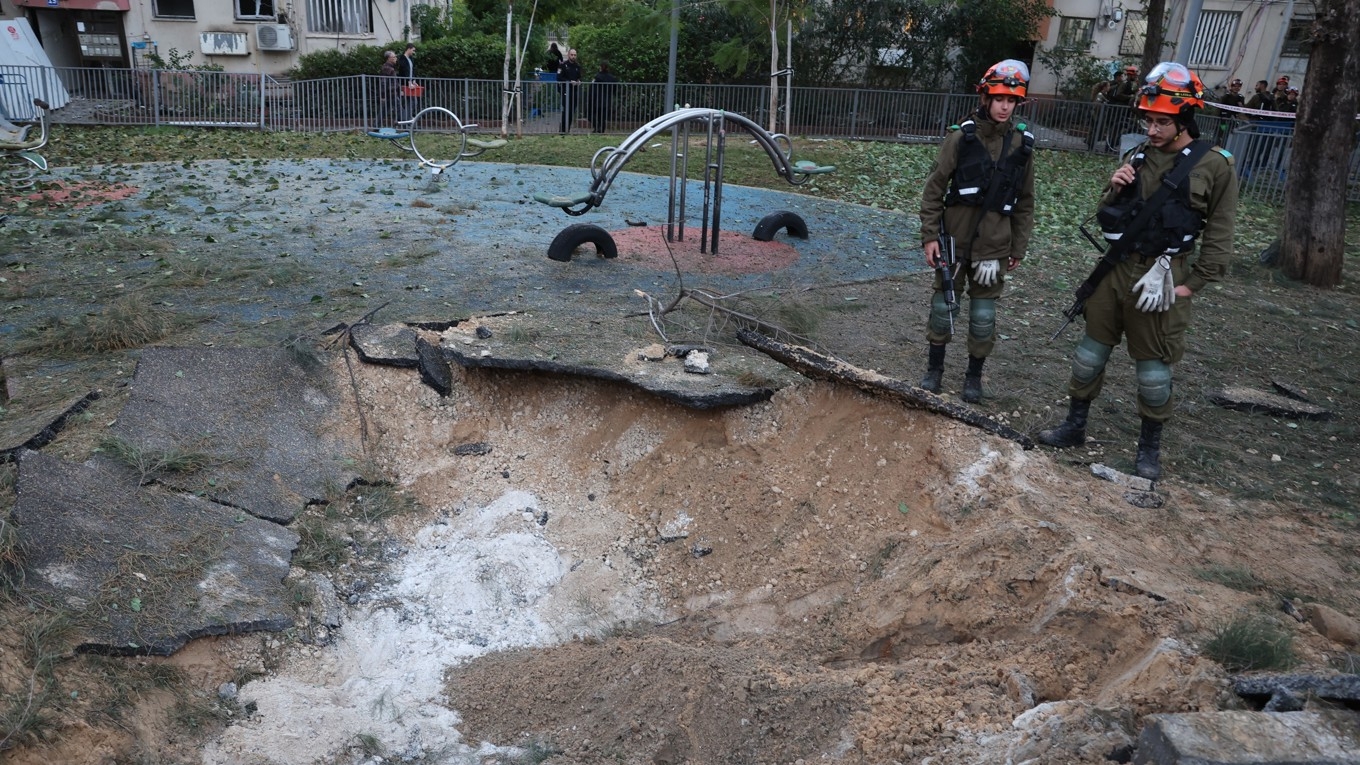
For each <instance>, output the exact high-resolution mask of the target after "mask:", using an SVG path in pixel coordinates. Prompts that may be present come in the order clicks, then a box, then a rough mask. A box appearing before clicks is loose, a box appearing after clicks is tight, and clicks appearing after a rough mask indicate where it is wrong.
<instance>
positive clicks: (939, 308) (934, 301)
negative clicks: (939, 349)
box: [930, 292, 959, 336]
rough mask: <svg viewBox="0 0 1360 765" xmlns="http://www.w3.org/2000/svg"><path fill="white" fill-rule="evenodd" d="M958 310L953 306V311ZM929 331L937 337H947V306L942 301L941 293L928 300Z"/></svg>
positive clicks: (942, 294) (942, 295)
mask: <svg viewBox="0 0 1360 765" xmlns="http://www.w3.org/2000/svg"><path fill="white" fill-rule="evenodd" d="M958 310H959V309H958V306H955V307H954V311H955V312H957V311H958ZM930 331H931V332H934V333H935V334H937V335H945V336H948V335H949V306H948V304H946V303H945V301H944V293H943V292H936V293H935V296H934V297H932V298H931V299H930Z"/></svg>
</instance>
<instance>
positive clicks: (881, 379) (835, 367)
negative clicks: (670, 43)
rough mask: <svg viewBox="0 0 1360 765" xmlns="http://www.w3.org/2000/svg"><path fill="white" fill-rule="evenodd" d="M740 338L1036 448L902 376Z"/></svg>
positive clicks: (826, 374)
mask: <svg viewBox="0 0 1360 765" xmlns="http://www.w3.org/2000/svg"><path fill="white" fill-rule="evenodd" d="M737 339H738V340H740V341H741V342H743V343H745V344H746V345H749V346H750V347H752V348H755V349H756V350H758V351H760V352H762V353H764V354H765V355H767V356H769V357H770V358H773V359H775V360H776V361H779V362H781V363H783V364H785V365H786V366H788V367H790V368H791V369H793V370H795V371H797V372H798V373H800V374H802V375H805V376H807V377H811V378H813V379H818V380H833V381H835V382H840V383H847V384H849V385H853V386H855V387H856V388H859V389H860V390H863V391H866V392H868V393H873V394H875V395H880V396H887V397H888V398H891V399H893V400H895V401H899V402H901V403H904V404H907V405H908V406H913V407H916V408H918V409H924V410H926V411H928V412H934V413H935V414H941V415H944V416H945V417H949V418H951V419H955V420H958V421H959V422H962V423H964V424H965V425H971V426H973V427H975V428H979V429H981V430H985V431H986V432H988V433H991V434H992V435H996V436H1001V437H1002V438H1007V439H1010V440H1012V441H1014V442H1016V443H1018V444H1020V446H1021V447H1023V448H1025V449H1033V448H1034V441H1033V440H1032V439H1031V438H1030V437H1029V436H1027V435H1025V434H1024V433H1021V432H1020V431H1018V430H1016V429H1015V428H1012V427H1010V426H1008V425H1002V424H1001V423H999V422H997V421H996V420H994V419H992V418H991V417H988V416H986V415H984V414H982V413H981V412H979V411H977V410H976V409H973V408H971V407H967V406H963V405H962V404H955V403H952V402H949V401H946V400H944V399H943V398H940V397H939V396H937V395H935V394H934V393H931V392H929V391H925V390H922V389H920V388H918V387H916V386H914V385H908V384H907V383H904V382H902V381H901V380H896V379H894V378H891V377H887V376H884V375H881V374H879V373H877V372H874V371H871V370H868V369H860V368H859V367H857V366H854V365H853V364H848V363H846V362H844V361H841V360H840V359H838V358H836V357H834V356H827V355H824V354H821V353H818V352H816V351H814V350H811V349H809V348H804V347H803V346H800V345H790V344H788V343H781V342H779V341H778V340H775V339H773V338H770V337H767V336H765V335H762V334H760V333H759V332H753V331H751V330H749V329H739V330H737Z"/></svg>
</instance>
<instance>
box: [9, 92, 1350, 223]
mask: <svg viewBox="0 0 1360 765" xmlns="http://www.w3.org/2000/svg"><path fill="white" fill-rule="evenodd" d="M7 75H8V76H9V82H10V83H16V82H23V83H24V87H25V88H26V89H27V93H26V94H25V93H21V92H19V91H17V90H15V85H13V84H9V85H6V84H5V83H6V76H7ZM13 75H18V76H17V77H15V76H13ZM420 83H421V85H422V86H423V87H424V93H423V94H422V95H421V96H420V97H419V98H411V97H407V96H403V95H401V94H400V92H399V91H398V89H397V87H396V86H395V85H394V84H393V82H392V80H390V79H388V80H385V79H383V78H381V77H377V76H370V75H361V76H352V77H336V78H332V79H323V80H302V81H288V80H285V79H278V78H274V77H270V76H268V75H255V74H230V73H226V72H203V71H168V70H163V69H109V68H74V67H56V68H50V67H19V66H0V110H3V111H5V112H6V113H7V114H9V115H10V116H12V117H13V116H18V117H19V118H21V119H22V117H23V105H24V104H25V103H27V102H28V101H30V100H31V98H32V97H38V98H43V99H44V100H46V101H48V102H49V103H51V104H53V106H54V110H53V112H52V119H53V121H54V122H58V123H68V124H97V125H187V126H215V127H240V128H252V129H257V130H298V131H352V130H370V129H373V128H375V127H379V126H383V125H391V124H392V123H393V122H394V121H396V120H397V119H401V118H405V117H409V116H410V115H411V114H413V113H414V111H415V110H417V109H419V108H421V107H424V106H442V107H445V108H447V109H449V110H451V111H452V112H454V113H455V114H457V115H458V116H459V118H460V119H461V120H462V121H463V122H464V123H473V124H476V125H478V126H479V129H480V130H481V131H482V132H484V133H500V132H501V131H502V118H501V109H502V105H501V104H502V96H503V90H502V85H501V83H500V82H499V81H495V80H469V79H421V80H420ZM665 90H666V86H665V85H664V84H661V83H614V84H608V85H597V84H589V83H583V84H580V85H570V84H568V83H559V82H551V81H548V82H539V81H527V82H524V83H522V84H521V88H520V90H519V95H520V102H521V103H519V104H518V105H517V108H516V109H514V110H512V111H511V118H510V120H509V121H508V124H506V125H504V128H505V132H507V133H513V134H517V135H519V134H542V133H555V132H559V131H561V130H563V129H566V130H570V131H589V130H595V131H602V132H608V133H623V134H626V133H630V132H632V131H633V130H634V129H636V128H637V127H638V126H640V125H643V124H645V123H647V122H648V121H650V120H652V119H653V118H655V117H656V116H658V115H660V114H662V113H663V112H665V111H666V104H665V103H664V102H665ZM675 93H676V101H677V103H678V104H689V105H692V106H705V107H709V108H715V109H724V110H727V111H732V112H738V113H740V114H743V115H746V116H748V117H750V118H752V119H753V120H755V121H756V122H758V123H760V124H762V125H764V124H768V119H769V113H768V111H769V102H770V98H769V95H770V91H769V88H768V86H763V85H684V84H682V85H677V86H676V91H675ZM783 96H784V93H783V92H782V91H781V93H780V105H779V107H778V109H779V111H778V113H777V114H776V115H775V125H776V130H777V131H779V132H787V133H788V134H790V135H798V136H807V137H817V138H846V139H855V140H880V141H908V142H938V141H940V140H942V139H943V137H944V135H945V133H946V132H947V131H948V128H949V125H951V124H953V123H955V122H957V121H958V120H959V119H960V118H961V117H962V116H964V115H966V114H968V112H969V111H970V110H972V109H973V108H974V106H975V105H976V103H977V97H976V96H972V95H962V94H951V93H922V92H909V91H891V90H866V89H855V88H809V87H796V88H794V89H793V97H792V99H791V101H790V102H789V103H785V99H784V98H783ZM16 109H17V110H18V111H17V113H16V111H14V110H16ZM1017 115H1018V118H1019V119H1021V120H1023V121H1025V122H1027V123H1028V124H1029V125H1030V128H1031V130H1032V131H1033V132H1034V134H1035V137H1036V143H1037V145H1038V146H1039V147H1041V148H1048V149H1060V150H1065V151H1078V152H1090V153H1105V154H1111V155H1113V154H1115V153H1117V152H1118V151H1119V150H1120V147H1121V144H1123V145H1127V143H1128V138H1127V136H1129V135H1131V134H1136V133H1137V132H1138V131H1137V127H1136V125H1135V122H1134V115H1133V113H1132V112H1131V111H1130V110H1129V109H1128V108H1126V107H1121V106H1115V105H1112V104H1099V103H1086V102H1077V101H1060V100H1049V99H1037V100H1033V101H1030V102H1028V103H1026V104H1025V105H1024V106H1022V107H1021V108H1020V109H1019V110H1018V112H1017ZM1198 121H1199V124H1200V128H1201V131H1202V133H1203V134H1204V135H1205V136H1210V137H1213V138H1215V139H1216V140H1217V141H1218V143H1219V144H1221V145H1223V146H1224V147H1225V148H1226V149H1228V151H1230V152H1231V153H1232V154H1233V155H1234V156H1236V157H1237V170H1238V176H1239V179H1240V181H1241V186H1240V188H1241V190H1242V192H1243V193H1246V194H1252V195H1255V196H1257V197H1258V198H1261V199H1264V200H1265V201H1267V202H1270V203H1275V204H1278V203H1279V202H1281V201H1282V200H1283V197H1284V181H1285V171H1286V170H1287V168H1288V166H1289V152H1290V148H1291V146H1292V143H1293V125H1292V124H1291V123H1288V122H1265V121H1244V120H1237V119H1232V118H1225V117H1219V116H1214V115H1210V114H1201V115H1200V116H1199V117H1198ZM786 126H787V127H786ZM420 127H421V129H422V130H426V129H430V130H440V129H451V127H452V126H450V125H440V124H437V123H434V122H431V123H428V124H422V125H421V126H420ZM1349 178H1350V183H1349V185H1348V194H1347V196H1348V199H1350V200H1353V201H1355V200H1360V150H1358V151H1357V152H1356V153H1355V154H1354V155H1353V156H1352V158H1351V162H1350V168H1349Z"/></svg>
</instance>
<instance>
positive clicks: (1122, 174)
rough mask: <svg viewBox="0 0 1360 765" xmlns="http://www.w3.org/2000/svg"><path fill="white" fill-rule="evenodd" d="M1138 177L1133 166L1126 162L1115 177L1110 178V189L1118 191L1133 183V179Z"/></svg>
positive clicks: (1116, 172) (1115, 172)
mask: <svg viewBox="0 0 1360 765" xmlns="http://www.w3.org/2000/svg"><path fill="white" fill-rule="evenodd" d="M1136 177H1137V174H1136V173H1135V172H1134V169H1133V165H1130V164H1129V163H1127V162H1125V163H1124V164H1122V165H1120V166H1119V169H1118V170H1115V171H1114V175H1111V176H1110V188H1113V189H1114V190H1115V191H1118V190H1120V189H1122V188H1124V187H1125V186H1127V185H1129V184H1130V183H1133V179H1134V178H1136Z"/></svg>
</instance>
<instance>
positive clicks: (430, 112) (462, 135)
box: [368, 106, 506, 176]
mask: <svg viewBox="0 0 1360 765" xmlns="http://www.w3.org/2000/svg"><path fill="white" fill-rule="evenodd" d="M427 116H428V117H429V118H430V120H431V121H435V120H440V121H443V122H447V123H451V124H452V128H453V129H452V130H451V131H449V130H441V129H439V128H429V129H428V130H427V132H441V133H446V132H452V133H453V134H454V135H456V136H457V137H458V138H457V140H458V153H457V154H456V155H454V157H453V159H431V158H430V157H427V156H425V155H424V154H423V153H422V152H421V151H420V147H419V146H417V145H416V133H417V132H418V130H417V128H418V126H419V125H420V121H421V119H422V118H425V117H427ZM476 129H477V125H476V124H474V123H468V124H466V125H465V124H463V121H462V120H460V119H458V115H456V114H454V113H453V112H451V111H449V110H448V109H445V108H444V107H442V106H427V107H425V108H424V109H421V110H420V111H419V112H416V115H415V116H414V117H412V118H411V119H409V120H401V121H400V122H398V123H397V126H396V127H395V128H389V127H385V128H379V129H377V130H370V131H368V134H369V135H370V136H372V137H373V138H380V139H382V140H385V141H391V142H392V143H393V144H394V145H395V146H396V147H397V148H399V149H401V150H403V151H408V152H411V153H412V154H415V155H416V158H417V159H419V160H420V166H421V167H428V168H430V174H431V175H434V176H438V175H440V174H441V173H443V172H444V171H445V170H448V169H449V168H451V167H453V166H454V165H456V164H458V162H459V161H460V160H463V159H467V158H469V157H475V156H478V155H479V154H482V153H483V152H486V151H488V150H490V149H498V148H500V147H502V146H504V145H505V144H506V140H505V139H504V138H496V139H493V140H490V141H484V140H482V139H480V138H473V137H472V136H473V135H474V134H475V132H474V131H476Z"/></svg>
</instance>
